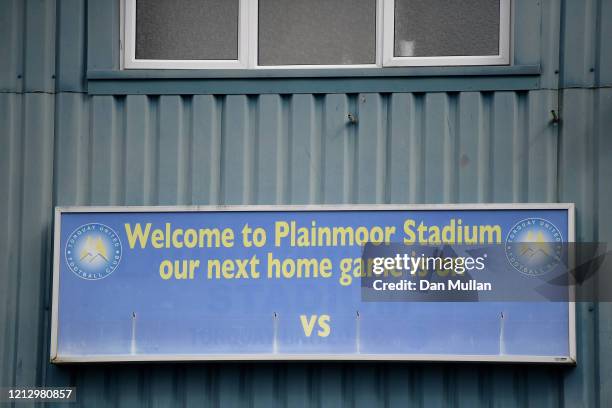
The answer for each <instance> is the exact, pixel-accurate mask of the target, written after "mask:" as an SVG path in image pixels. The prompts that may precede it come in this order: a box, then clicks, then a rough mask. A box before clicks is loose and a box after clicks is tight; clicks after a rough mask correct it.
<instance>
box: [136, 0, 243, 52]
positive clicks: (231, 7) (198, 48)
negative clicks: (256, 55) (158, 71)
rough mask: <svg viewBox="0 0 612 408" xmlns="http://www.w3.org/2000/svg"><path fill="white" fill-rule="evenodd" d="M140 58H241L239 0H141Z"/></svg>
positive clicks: (138, 4)
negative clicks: (239, 53)
mask: <svg viewBox="0 0 612 408" xmlns="http://www.w3.org/2000/svg"><path fill="white" fill-rule="evenodd" d="M136 58H137V59H177V60H194V59H202V60H210V59H221V60H235V59H238V0H137V1H136Z"/></svg>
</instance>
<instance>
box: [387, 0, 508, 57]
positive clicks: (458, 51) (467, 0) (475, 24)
mask: <svg viewBox="0 0 612 408" xmlns="http://www.w3.org/2000/svg"><path fill="white" fill-rule="evenodd" d="M394 54H395V56H397V57H435V56H457V55H498V54H499V0H461V1H457V0H395V52H394Z"/></svg>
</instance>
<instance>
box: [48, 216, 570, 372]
mask: <svg viewBox="0 0 612 408" xmlns="http://www.w3.org/2000/svg"><path fill="white" fill-rule="evenodd" d="M573 217H574V208H573V205H571V204H486V205H485V204H483V205H415V206H392V205H375V206H299V207H298V206H266V207H262V206H237V207H70V208H57V209H56V217H55V241H54V242H55V246H54V279H53V318H52V344H51V361H53V362H87V361H173V360H186V361H191V360H328V359H332V360H441V361H444V360H449V361H523V362H561V363H572V362H575V339H574V323H575V321H574V305H573V303H571V302H569V301H547V302H546V301H540V302H523V301H518V300H517V301H497V302H496V301H486V302H484V301H483V302H480V301H453V302H450V301H435V302H418V301H389V302H387V301H376V299H374V300H372V299H369V300H368V299H365V298H364V296H363V293H362V289H363V288H362V285H361V283H362V279H361V278H362V276H364V275H363V274H365V273H366V272H365V271H367V273H370V269H368V268H369V267H371V265H368V266H366V265H365V264H366V263H367V261H366V259H365V258H362V254H363V251H364V247H365V246H366V245H368V244H371V243H374V245H376V246H379V247H385V245H388V244H389V243H391V242H394V243H396V242H399V243H402V244H405V245H409V244H425V245H427V244H435V243H436V242H444V241H452V242H451V243H461V242H462V241H465V242H469V241H470V240H474V239H476V240H478V242H488V243H491V244H492V245H493V244H495V245H498V246H499V247H500V248H501V250H503V251H505V252H506V255H505V256H507V257H508V260H509V261H510V260H512V262H513V263H514V267H516V271H515V272H514V273H515V274H516V276H518V277H520V278H521V279H525V281H527V280H529V279H530V277H529V276H524V275H529V273H524V272H525V271H526V269H525V270H523V269H521V268H523V266H520V265H519V267H517V265H516V263H517V262H518V261H517V257H520V256H522V255H523V253H518V252H516V253H514V252H512V249H511V246H512V244H513V243H514V242H519V241H521V240H530V239H531V238H524V237H537V240H539V241H542V242H544V241H547V242H549V241H550V242H552V241H555V242H558V243H559V242H561V243H565V242H573V240H574V218H573ZM521 237H523V238H521ZM521 242H522V241H521ZM517 254H518V255H517ZM485 257H486V255H485ZM504 259H505V258H504ZM476 261H478V260H476ZM481 261H482V259H481ZM519 261H520V259H519ZM487 262H488V261H485V262H483V264H484V265H485V266H486V264H487ZM518 263H519V264H520V262H518ZM485 269H486V268H485ZM376 273H378V272H376ZM389 276H391V275H389ZM378 284H379V285H380V282H379V283H378ZM472 289H473V288H472Z"/></svg>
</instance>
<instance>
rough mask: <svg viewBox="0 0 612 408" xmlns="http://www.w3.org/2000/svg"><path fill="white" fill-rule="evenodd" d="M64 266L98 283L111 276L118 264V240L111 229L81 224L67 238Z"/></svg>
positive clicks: (119, 258) (119, 259)
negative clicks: (99, 280)
mask: <svg viewBox="0 0 612 408" xmlns="http://www.w3.org/2000/svg"><path fill="white" fill-rule="evenodd" d="M64 252H65V253H64V256H65V258H66V264H67V265H68V268H70V270H71V271H72V272H74V273H75V275H77V276H78V277H80V278H83V279H87V280H98V279H103V278H106V277H107V276H108V275H110V274H111V273H113V272H114V271H115V269H117V266H119V262H120V261H121V253H122V249H121V240H120V239H119V235H117V233H116V232H115V231H113V229H112V228H110V227H108V226H106V225H104V224H99V223H95V222H94V223H90V224H85V225H81V226H80V227H79V228H77V229H75V230H74V231H73V232H72V234H70V236H69V237H68V242H66V248H65V251H64Z"/></svg>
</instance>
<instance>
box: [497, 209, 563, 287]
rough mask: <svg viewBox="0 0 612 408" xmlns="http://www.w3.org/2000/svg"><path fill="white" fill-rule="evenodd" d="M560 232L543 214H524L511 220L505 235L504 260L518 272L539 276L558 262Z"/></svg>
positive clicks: (560, 245)
mask: <svg viewBox="0 0 612 408" xmlns="http://www.w3.org/2000/svg"><path fill="white" fill-rule="evenodd" d="M562 250H563V236H562V235H561V231H559V229H558V228H557V227H555V225H554V224H553V223H551V222H550V221H548V220H545V219H543V218H527V219H524V220H522V221H519V222H517V223H516V224H514V226H513V227H512V229H510V232H508V236H507V237H506V257H507V258H508V262H510V264H511V265H512V266H513V267H514V269H516V270H517V271H519V272H520V273H522V274H525V275H528V276H539V275H544V274H545V273H548V272H550V271H551V270H552V269H554V268H555V267H556V266H557V265H558V264H559V263H561V262H562V260H561V256H562Z"/></svg>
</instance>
